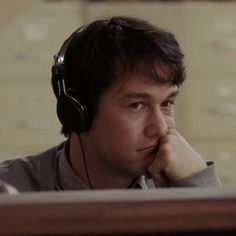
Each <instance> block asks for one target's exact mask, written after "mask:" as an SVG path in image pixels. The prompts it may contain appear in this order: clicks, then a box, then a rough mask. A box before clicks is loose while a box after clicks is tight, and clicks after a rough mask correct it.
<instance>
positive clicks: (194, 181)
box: [171, 161, 222, 187]
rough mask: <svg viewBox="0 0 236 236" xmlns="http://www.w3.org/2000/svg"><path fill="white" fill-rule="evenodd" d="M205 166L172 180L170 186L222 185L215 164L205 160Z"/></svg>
mask: <svg viewBox="0 0 236 236" xmlns="http://www.w3.org/2000/svg"><path fill="white" fill-rule="evenodd" d="M206 164H207V167H206V168H205V169H203V170H201V171H199V172H197V173H194V174H191V175H189V176H187V177H185V178H183V179H180V180H178V181H175V182H172V183H171V186H172V187H222V183H221V181H220V178H219V176H218V174H217V168H216V164H215V163H214V162H213V161H209V162H206Z"/></svg>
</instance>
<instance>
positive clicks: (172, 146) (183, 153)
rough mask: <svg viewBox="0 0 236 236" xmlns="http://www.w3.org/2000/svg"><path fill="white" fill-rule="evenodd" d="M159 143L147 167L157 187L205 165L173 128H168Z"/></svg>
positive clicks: (183, 176) (168, 183) (166, 184)
mask: <svg viewBox="0 0 236 236" xmlns="http://www.w3.org/2000/svg"><path fill="white" fill-rule="evenodd" d="M159 145H160V146H159V149H158V152H157V154H156V157H155V159H154V161H153V162H152V163H151V165H150V166H149V168H148V172H149V174H150V175H151V177H152V178H153V180H154V182H155V184H156V185H157V186H158V187H166V186H169V185H170V183H171V182H173V181H177V180H180V179H183V178H185V177H187V176H189V175H191V174H193V173H196V172H199V171H201V170H203V169H205V168H206V166H207V165H206V163H205V161H204V160H203V159H202V158H201V157H200V155H199V154H198V153H197V152H196V151H195V150H194V149H193V148H192V147H191V146H190V145H189V143H188V142H187V141H186V140H185V139H184V138H183V137H182V136H181V135H180V134H179V133H178V131H177V130H176V129H175V128H169V130H168V133H167V135H166V136H164V137H162V138H161V139H160V142H159Z"/></svg>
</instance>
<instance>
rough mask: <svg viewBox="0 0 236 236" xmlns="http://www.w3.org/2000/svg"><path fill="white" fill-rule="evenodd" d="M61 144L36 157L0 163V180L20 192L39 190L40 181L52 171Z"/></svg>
mask: <svg viewBox="0 0 236 236" xmlns="http://www.w3.org/2000/svg"><path fill="white" fill-rule="evenodd" d="M63 144H64V143H62V144H60V145H58V146H55V147H52V148H50V149H48V150H46V151H43V152H41V153H39V154H37V155H32V156H27V157H24V158H17V159H13V160H6V161H4V162H2V163H0V180H2V181H5V182H7V183H9V184H11V185H13V186H15V187H16V188H17V189H19V190H22V191H31V190H32V191H34V190H35V191H37V190H40V183H39V182H40V179H41V178H42V176H46V175H48V174H49V173H51V172H52V171H51V170H52V167H53V166H54V165H55V162H56V160H57V153H58V152H59V151H60V149H61V148H62V147H63Z"/></svg>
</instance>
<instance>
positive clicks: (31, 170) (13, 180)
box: [0, 142, 221, 192]
mask: <svg viewBox="0 0 236 236" xmlns="http://www.w3.org/2000/svg"><path fill="white" fill-rule="evenodd" d="M66 147H67V142H64V143H62V144H60V145H58V146H56V147H53V148H51V149H48V150H46V151H44V152H42V153H39V154H37V155H34V156H28V157H25V158H18V159H15V160H7V161H4V162H3V163H1V164H0V180H1V181H4V182H6V183H8V184H10V185H12V186H14V187H15V188H16V189H17V190H18V191H19V192H28V191H63V190H83V189H89V187H88V186H86V184H85V183H83V181H82V180H81V179H80V178H79V176H78V175H77V174H76V173H75V172H74V171H73V169H72V167H71V165H70V163H69V161H68V157H67V155H66ZM207 164H208V167H207V168H206V169H204V170H202V171H200V172H198V173H195V174H192V175H191V176H188V177H186V178H184V179H182V180H179V181H176V182H173V183H172V186H173V187H219V186H221V182H220V180H219V177H218V175H217V171H216V166H215V164H214V162H207ZM130 187H131V188H140V189H148V188H156V187H155V185H154V182H153V180H152V179H149V178H147V177H146V176H140V177H138V178H136V179H135V180H134V181H133V183H132V185H131V186H130Z"/></svg>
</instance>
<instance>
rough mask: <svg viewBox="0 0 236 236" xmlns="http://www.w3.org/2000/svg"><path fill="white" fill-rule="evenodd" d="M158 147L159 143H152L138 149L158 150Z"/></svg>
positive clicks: (139, 150)
mask: <svg viewBox="0 0 236 236" xmlns="http://www.w3.org/2000/svg"><path fill="white" fill-rule="evenodd" d="M157 149H158V145H157V144H155V145H151V146H147V147H144V148H139V149H137V151H138V152H142V151H154V150H157Z"/></svg>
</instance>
